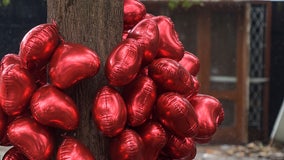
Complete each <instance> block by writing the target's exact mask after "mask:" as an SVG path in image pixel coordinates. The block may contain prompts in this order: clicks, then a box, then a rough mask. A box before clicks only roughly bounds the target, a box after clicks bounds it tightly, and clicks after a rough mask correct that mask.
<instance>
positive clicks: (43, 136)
mask: <svg viewBox="0 0 284 160" xmlns="http://www.w3.org/2000/svg"><path fill="white" fill-rule="evenodd" d="M7 135H8V138H9V140H10V141H11V143H12V144H13V145H14V146H16V147H18V148H19V149H20V150H21V151H22V152H23V153H24V154H25V156H26V157H27V158H29V159H31V160H39V159H41V160H47V159H49V158H50V156H51V155H52V151H53V148H54V142H53V137H52V135H51V134H50V132H49V131H48V130H47V128H45V127H44V126H42V125H40V124H39V123H37V122H36V121H35V120H33V119H32V118H30V117H20V118H17V119H15V120H14V121H12V122H11V123H10V124H9V126H8V130H7Z"/></svg>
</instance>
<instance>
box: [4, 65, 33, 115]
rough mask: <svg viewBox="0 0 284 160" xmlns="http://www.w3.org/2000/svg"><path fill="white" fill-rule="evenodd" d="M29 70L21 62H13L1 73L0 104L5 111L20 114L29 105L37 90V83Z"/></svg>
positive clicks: (10, 113) (9, 113)
mask: <svg viewBox="0 0 284 160" xmlns="http://www.w3.org/2000/svg"><path fill="white" fill-rule="evenodd" d="M31 77H32V76H31V75H30V74H29V72H28V71H27V70H26V69H24V68H22V67H21V66H20V65H19V64H11V65H9V66H8V67H6V68H5V69H4V70H3V71H2V73H1V75H0V104H1V107H2V109H3V111H4V112H5V113H6V114H8V115H10V116H14V115H19V114H20V113H21V112H23V110H24V109H25V108H26V106H27V105H28V102H29V100H30V98H31V96H32V94H33V92H34V90H35V83H34V81H33V79H32V78H31Z"/></svg>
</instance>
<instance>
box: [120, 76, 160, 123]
mask: <svg viewBox="0 0 284 160" xmlns="http://www.w3.org/2000/svg"><path fill="white" fill-rule="evenodd" d="M156 92H157V91H156V85H155V83H154V81H153V80H152V79H151V78H149V77H147V76H138V77H137V78H136V79H135V80H134V81H133V82H132V83H130V84H129V85H127V86H126V87H125V88H124V94H123V96H124V99H125V104H126V107H127V120H128V123H129V124H130V125H131V126H138V125H141V124H142V123H144V122H145V121H146V120H147V119H148V118H149V117H150V115H151V113H152V108H153V105H154V103H155V101H156V97H157V93H156Z"/></svg>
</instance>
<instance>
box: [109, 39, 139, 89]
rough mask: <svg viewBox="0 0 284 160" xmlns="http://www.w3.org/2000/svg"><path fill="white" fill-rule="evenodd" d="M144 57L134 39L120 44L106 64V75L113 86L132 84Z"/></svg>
mask: <svg viewBox="0 0 284 160" xmlns="http://www.w3.org/2000/svg"><path fill="white" fill-rule="evenodd" d="M142 57H143V55H142V54H141V53H140V47H139V44H138V43H137V41H136V40H135V39H133V38H127V39H126V40H125V41H122V42H121V43H120V44H118V45H117V46H116V47H115V48H114V49H113V51H112V52H111V53H110V55H109V56H108V58H107V60H106V63H105V75H106V77H107V79H108V81H109V84H110V85H112V86H123V85H126V84H128V83H130V82H131V81H132V80H133V79H134V78H135V77H136V75H137V74H138V72H139V70H140V67H141V63H142Z"/></svg>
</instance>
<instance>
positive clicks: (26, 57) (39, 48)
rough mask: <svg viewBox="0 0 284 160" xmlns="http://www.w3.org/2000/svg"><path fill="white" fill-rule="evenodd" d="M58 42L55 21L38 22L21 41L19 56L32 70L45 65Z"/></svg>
mask: <svg viewBox="0 0 284 160" xmlns="http://www.w3.org/2000/svg"><path fill="white" fill-rule="evenodd" d="M58 43H59V33H58V29H57V26H56V24H55V23H45V24H40V25H38V26H35V27H34V28H32V29H31V30H30V31H29V32H28V33H26V35H25V36H24V38H23V39H22V41H21V44H20V50H19V56H20V57H21V59H22V61H23V64H24V66H25V67H26V68H27V69H28V70H29V71H33V70H36V69H38V68H42V67H43V66H45V65H46V64H47V63H48V61H49V59H50V57H51V56H52V54H53V51H54V49H55V48H56V47H57V45H58Z"/></svg>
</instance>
